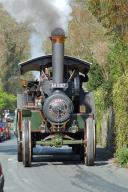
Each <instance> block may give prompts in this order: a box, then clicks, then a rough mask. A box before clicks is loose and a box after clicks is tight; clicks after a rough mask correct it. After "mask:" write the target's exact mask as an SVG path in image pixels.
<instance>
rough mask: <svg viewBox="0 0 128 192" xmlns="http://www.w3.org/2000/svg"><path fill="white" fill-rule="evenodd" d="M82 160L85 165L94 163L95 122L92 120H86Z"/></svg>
mask: <svg viewBox="0 0 128 192" xmlns="http://www.w3.org/2000/svg"><path fill="white" fill-rule="evenodd" d="M84 140H85V144H84V159H85V164H86V165H94V161H95V149H96V138H95V121H94V120H93V119H92V118H88V119H87V120H86V127H85V131H84Z"/></svg>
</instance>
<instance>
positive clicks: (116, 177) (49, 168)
mask: <svg viewBox="0 0 128 192" xmlns="http://www.w3.org/2000/svg"><path fill="white" fill-rule="evenodd" d="M11 131H12V130H11ZM16 143H17V141H16V137H15V136H14V135H13V133H12V135H11V140H7V141H3V142H1V143H0V161H1V163H2V167H3V172H4V176H5V186H4V192H69V191H71V192H86V191H87V192H93V191H94V192H124V191H125V192H126V191H127V192H128V169H126V168H125V169H123V168H118V167H116V166H115V164H113V162H112V159H111V157H112V155H111V153H110V152H108V151H106V150H104V149H103V148H97V155H96V162H95V166H91V167H89V166H85V165H84V163H83V162H81V161H80V160H79V156H77V155H73V153H72V151H71V149H70V148H68V147H65V148H62V149H55V148H50V147H44V148H42V147H40V146H38V147H37V148H36V149H34V161H33V162H32V166H31V167H29V168H25V167H23V164H22V162H20V163H19V162H18V161H17V147H16ZM37 154H38V155H37Z"/></svg>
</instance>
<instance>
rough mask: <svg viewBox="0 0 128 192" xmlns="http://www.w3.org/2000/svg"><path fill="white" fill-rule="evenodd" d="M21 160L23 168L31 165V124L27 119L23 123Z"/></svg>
mask: <svg viewBox="0 0 128 192" xmlns="http://www.w3.org/2000/svg"><path fill="white" fill-rule="evenodd" d="M22 159H23V165H24V166H25V167H29V166H30V165H31V123H30V121H29V120H28V119H25V120H24V121H23V130H22Z"/></svg>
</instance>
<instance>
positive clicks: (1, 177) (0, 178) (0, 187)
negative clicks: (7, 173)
mask: <svg viewBox="0 0 128 192" xmlns="http://www.w3.org/2000/svg"><path fill="white" fill-rule="evenodd" d="M3 188H4V175H3V172H2V166H1V163H0V192H3Z"/></svg>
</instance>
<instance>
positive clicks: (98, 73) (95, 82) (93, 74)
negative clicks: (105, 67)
mask: <svg viewBox="0 0 128 192" xmlns="http://www.w3.org/2000/svg"><path fill="white" fill-rule="evenodd" d="M103 82H104V77H103V72H102V67H101V66H99V64H98V63H96V62H94V63H93V64H92V66H91V70H90V72H89V81H88V83H87V85H86V87H87V89H88V91H93V90H96V89H97V88H98V87H99V86H101V85H102V84H103Z"/></svg>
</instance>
